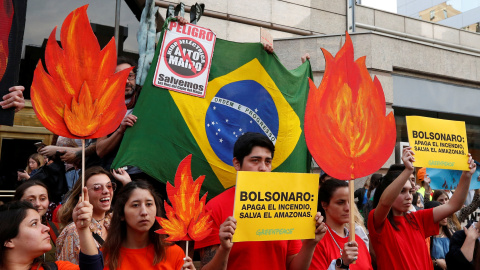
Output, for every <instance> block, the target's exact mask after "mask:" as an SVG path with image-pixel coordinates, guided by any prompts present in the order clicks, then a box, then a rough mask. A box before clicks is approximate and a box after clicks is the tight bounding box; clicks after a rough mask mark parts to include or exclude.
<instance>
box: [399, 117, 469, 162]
mask: <svg viewBox="0 0 480 270" xmlns="http://www.w3.org/2000/svg"><path fill="white" fill-rule="evenodd" d="M406 118H407V129H408V141H409V143H410V146H411V147H412V150H413V151H414V152H415V163H414V164H413V165H414V166H415V167H428V168H437V169H448V170H463V171H468V170H469V169H468V145H467V131H466V128H465V122H461V121H452V120H443V119H436V118H429V117H421V116H407V117H406Z"/></svg>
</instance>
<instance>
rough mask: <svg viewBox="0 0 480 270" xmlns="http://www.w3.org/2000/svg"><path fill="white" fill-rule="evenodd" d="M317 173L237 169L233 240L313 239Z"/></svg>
mask: <svg viewBox="0 0 480 270" xmlns="http://www.w3.org/2000/svg"><path fill="white" fill-rule="evenodd" d="M317 194H318V174H305V173H266V172H247V171H239V172H238V174H237V185H236V190H235V206H234V210H233V212H234V217H235V219H237V229H236V230H235V234H234V235H233V242H244V241H271V240H292V239H312V238H315V214H316V212H317V210H316V209H317Z"/></svg>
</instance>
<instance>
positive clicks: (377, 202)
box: [368, 147, 476, 270]
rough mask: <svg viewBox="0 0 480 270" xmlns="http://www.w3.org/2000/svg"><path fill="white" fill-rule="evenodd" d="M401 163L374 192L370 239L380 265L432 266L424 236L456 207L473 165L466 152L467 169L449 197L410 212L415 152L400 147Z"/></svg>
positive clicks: (393, 168) (383, 266)
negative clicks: (439, 204)
mask: <svg viewBox="0 0 480 270" xmlns="http://www.w3.org/2000/svg"><path fill="white" fill-rule="evenodd" d="M402 161H403V164H402V165H392V166H391V167H390V169H389V170H388V172H387V174H386V175H385V176H384V177H383V180H382V182H381V183H380V185H379V186H378V188H377V191H376V192H375V196H374V206H376V208H375V209H374V210H373V211H372V212H370V214H369V217H368V229H369V232H370V241H371V243H372V246H373V248H374V250H375V253H376V255H377V266H378V269H379V270H383V269H418V270H424V269H432V268H433V265H432V261H431V259H430V254H429V252H428V250H427V245H426V242H425V238H427V237H430V236H433V235H437V234H438V229H439V227H438V226H439V225H438V223H439V222H440V221H441V220H442V219H444V218H446V217H448V216H449V215H451V214H453V213H455V211H457V210H459V209H460V208H461V207H462V205H463V202H464V200H465V198H466V196H467V192H468V188H469V185H470V180H471V178H472V175H473V173H474V172H475V170H476V165H475V163H474V161H473V159H472V158H471V156H470V155H469V159H468V164H469V168H470V170H469V171H464V172H463V173H462V176H461V177H460V181H459V184H458V186H457V190H456V192H455V194H454V195H453V196H452V198H451V200H450V201H449V202H448V203H446V204H444V205H441V206H438V207H435V208H433V209H427V210H419V211H416V212H413V213H409V212H408V210H409V209H410V206H411V205H412V193H413V191H414V189H413V187H412V182H411V181H409V177H410V175H411V174H412V173H413V162H414V161H415V158H414V152H413V151H412V150H411V148H410V147H407V148H405V149H404V150H403V155H402Z"/></svg>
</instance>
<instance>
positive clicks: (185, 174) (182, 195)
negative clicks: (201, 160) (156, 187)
mask: <svg viewBox="0 0 480 270" xmlns="http://www.w3.org/2000/svg"><path fill="white" fill-rule="evenodd" d="M191 161H192V155H188V156H187V157H186V158H184V159H183V160H182V162H180V165H178V168H177V173H176V174H175V187H174V186H172V184H170V182H168V183H167V195H168V198H169V199H170V202H171V203H172V206H170V205H168V203H167V202H165V212H166V214H167V218H161V217H157V221H158V223H160V225H161V226H162V228H163V229H160V230H157V231H155V232H156V233H159V234H168V235H169V237H168V238H167V239H166V240H167V241H172V242H174V241H180V240H186V241H190V240H194V241H199V240H202V239H204V238H205V237H207V236H208V235H209V234H210V232H211V231H212V228H211V223H212V221H211V218H210V211H209V212H205V201H206V199H207V193H205V195H203V197H202V198H201V199H200V200H198V198H199V195H200V188H201V187H202V184H203V180H205V176H204V175H202V176H199V177H198V178H197V180H195V182H194V181H193V178H192V171H191Z"/></svg>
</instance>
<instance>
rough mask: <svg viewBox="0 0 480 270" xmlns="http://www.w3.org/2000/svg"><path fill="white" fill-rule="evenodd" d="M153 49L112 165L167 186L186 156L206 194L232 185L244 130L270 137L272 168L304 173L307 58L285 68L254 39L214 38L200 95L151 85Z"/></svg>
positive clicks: (306, 159) (307, 166)
mask: <svg viewBox="0 0 480 270" xmlns="http://www.w3.org/2000/svg"><path fill="white" fill-rule="evenodd" d="M159 51H160V46H158V48H157V50H156V54H155V57H154V60H153V63H152V65H151V68H150V70H149V73H148V75H147V78H146V81H145V85H144V86H143V89H142V93H141V95H140V97H139V99H138V102H137V104H136V106H135V109H134V111H133V114H134V115H136V116H137V117H138V120H137V122H136V124H135V125H134V126H133V127H132V128H128V129H127V132H126V133H125V137H124V139H123V141H122V144H121V146H120V149H119V151H118V154H117V157H116V159H115V161H114V163H113V167H114V168H118V167H122V166H125V165H132V166H137V167H139V168H140V169H141V170H142V171H144V172H145V173H147V174H148V175H150V176H152V177H154V178H156V179H158V180H159V181H161V182H164V183H166V182H167V181H170V182H171V183H173V180H174V177H175V172H176V169H177V167H178V164H179V163H180V161H181V160H182V159H184V158H185V157H186V156H187V155H189V154H193V157H192V176H193V178H194V179H195V178H197V177H198V176H200V175H205V176H206V178H205V181H204V184H203V186H202V193H204V192H206V191H208V197H209V199H210V198H212V197H213V196H215V195H218V194H219V193H221V192H222V191H224V190H225V189H227V188H229V187H231V186H233V185H235V179H236V171H235V169H234V168H233V164H232V159H233V145H234V144H235V141H236V140H237V138H238V137H239V136H240V135H242V134H243V133H245V132H248V131H251V132H259V133H263V134H265V135H266V136H268V137H269V138H270V139H271V140H272V142H274V144H275V155H274V158H273V162H272V169H273V171H277V172H308V171H309V169H310V161H311V158H310V156H309V154H308V151H307V146H306V143H305V138H304V134H303V117H304V113H305V105H306V102H307V96H308V78H309V77H310V78H311V77H312V71H311V67H310V63H309V62H308V61H307V62H305V63H304V64H302V65H301V66H300V67H298V68H297V69H295V70H287V69H285V67H284V66H283V65H282V64H281V63H280V61H279V59H278V58H277V56H276V55H275V54H268V53H267V52H265V50H264V49H263V46H262V45H261V44H260V43H235V42H230V41H226V40H221V39H217V40H216V43H215V50H214V56H213V59H212V65H211V70H210V75H209V83H208V87H207V90H206V96H205V98H199V97H194V96H190V95H185V94H181V93H177V92H174V91H169V90H166V89H162V88H157V87H155V86H153V83H152V81H153V77H154V73H155V67H156V63H157V60H158V54H159ZM299 61H300V59H299Z"/></svg>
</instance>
